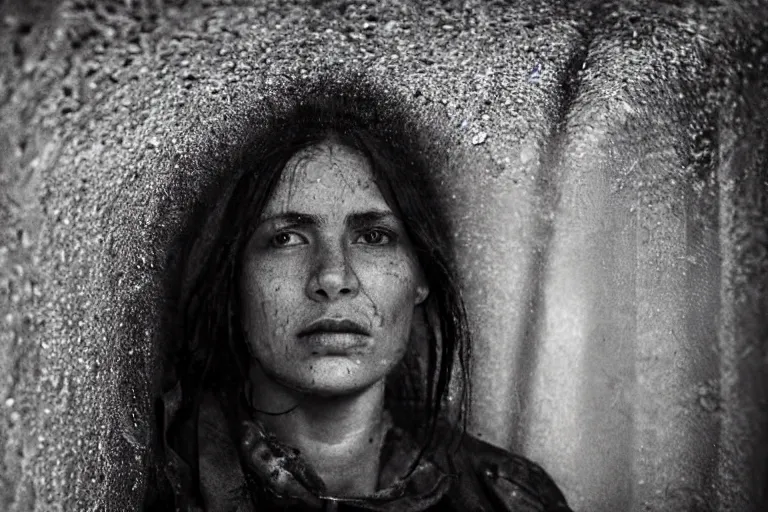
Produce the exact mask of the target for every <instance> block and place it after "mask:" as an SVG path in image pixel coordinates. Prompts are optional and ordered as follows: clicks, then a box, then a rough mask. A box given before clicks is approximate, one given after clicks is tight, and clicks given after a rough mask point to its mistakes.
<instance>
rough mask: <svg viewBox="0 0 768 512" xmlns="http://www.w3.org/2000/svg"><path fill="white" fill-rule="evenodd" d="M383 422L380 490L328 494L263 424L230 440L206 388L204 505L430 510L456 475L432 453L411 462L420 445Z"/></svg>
mask: <svg viewBox="0 0 768 512" xmlns="http://www.w3.org/2000/svg"><path fill="white" fill-rule="evenodd" d="M167 405H168V404H167ZM385 421H387V429H386V434H385V437H384V442H383V443H382V449H381V452H380V470H379V484H378V490H377V491H376V492H374V493H373V494H370V495H367V496H359V497H343V498H342V497H336V496H329V495H328V494H327V493H326V491H325V484H324V483H323V481H322V479H321V478H320V477H319V476H318V475H317V473H316V472H315V471H314V470H313V469H312V467H311V466H310V465H309V464H308V463H307V462H306V461H305V460H304V459H303V458H302V457H301V455H300V454H299V453H298V451H297V450H296V449H294V448H292V447H290V446H288V445H286V444H284V443H281V442H280V441H279V440H278V439H277V438H276V437H275V436H274V435H273V434H272V433H271V432H269V431H268V430H267V429H266V428H265V427H264V426H263V425H262V424H261V423H259V422H256V421H248V420H245V421H243V422H242V424H241V427H242V428H241V433H240V439H239V440H238V442H235V441H233V437H236V436H237V435H235V436H233V435H231V429H230V428H229V427H228V422H227V418H226V417H225V414H224V412H223V409H222V407H221V397H218V396H216V395H214V394H207V395H205V397H204V399H203V401H202V404H201V407H200V413H199V419H198V429H197V430H198V436H197V437H198V446H199V467H200V489H201V494H202V498H203V501H204V502H205V509H207V510H238V511H243V512H245V511H251V510H253V502H254V501H255V502H256V503H258V505H259V506H261V505H262V504H263V505H268V504H269V505H272V506H275V507H279V508H290V507H296V508H321V507H323V506H324V505H325V504H327V503H329V502H335V503H337V504H347V505H352V506H355V507H358V508H360V509H363V510H375V511H382V512H384V511H386V512H389V511H403V512H415V511H419V510H425V509H428V508H429V507H430V506H432V505H433V504H435V503H437V502H438V501H440V499H442V498H443V496H445V494H446V493H447V492H448V489H449V487H450V485H451V481H452V480H453V477H454V475H452V474H449V473H448V472H446V470H445V469H444V468H443V467H441V466H442V464H438V463H437V462H436V461H437V460H444V457H440V456H437V457H434V455H435V454H432V456H430V455H425V456H423V457H422V458H421V459H420V461H419V463H418V464H417V465H416V466H415V467H413V468H412V465H413V463H414V462H415V461H416V459H417V458H418V456H419V451H420V446H419V445H418V444H417V443H416V442H415V441H414V439H413V438H412V437H411V436H410V435H408V434H407V433H406V432H405V431H404V430H403V429H401V428H399V427H397V426H395V425H394V424H392V422H391V420H390V419H389V415H386V417H385ZM167 449H168V450H169V451H171V452H172V450H170V448H169V447H168V448H167ZM169 455H170V458H171V459H172V460H176V461H179V459H180V457H178V455H177V454H175V453H170V454H169ZM243 460H245V461H249V462H248V467H247V468H243V467H242V465H241V464H240V463H239V462H240V461H243ZM188 473H189V472H188V471H186V472H182V474H188ZM177 474H178V472H177ZM177 478H178V476H177ZM190 483H191V482H190ZM181 487H187V486H186V485H181ZM252 497H253V498H255V500H252Z"/></svg>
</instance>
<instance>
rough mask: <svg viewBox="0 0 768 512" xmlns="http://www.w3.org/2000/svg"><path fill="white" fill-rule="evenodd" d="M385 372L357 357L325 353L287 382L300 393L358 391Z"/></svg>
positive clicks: (331, 394)
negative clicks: (307, 369) (326, 354)
mask: <svg viewBox="0 0 768 512" xmlns="http://www.w3.org/2000/svg"><path fill="white" fill-rule="evenodd" d="M385 376H386V372H378V371H373V369H371V368H370V367H369V366H367V365H365V364H364V363H363V362H362V361H360V360H355V359H354V358H349V357H330V356H325V357H322V358H319V359H316V360H314V361H313V362H312V364H311V365H310V368H309V371H308V372H306V373H304V374H302V375H300V376H296V377H298V378H293V379H290V381H291V382H290V384H289V385H290V387H292V388H294V389H296V390H298V391H301V392H302V393H307V394H310V395H317V396H328V397H331V396H341V395H348V394H353V393H358V392H361V391H363V390H365V389H367V388H369V387H371V386H372V385H374V384H376V383H377V382H379V381H380V380H381V379H383V378H384V377H385ZM286 384H288V382H286Z"/></svg>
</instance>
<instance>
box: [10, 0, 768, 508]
mask: <svg viewBox="0 0 768 512" xmlns="http://www.w3.org/2000/svg"><path fill="white" fill-rule="evenodd" d="M766 10H768V8H767V7H766V5H765V2H759V1H753V2H738V3H736V2H725V1H702V2H698V3H697V4H693V3H676V2H640V1H630V2H618V1H616V2H556V1H548V2H547V1H545V2H533V1H528V2H509V3H506V2H469V1H467V2H453V1H446V2H413V3H411V2H397V1H387V2H363V1H327V2H324V1H306V2H298V1H297V2H279V3H278V2H275V3H270V2H257V1H253V2H234V1H225V0H219V1H213V0H210V1H196V2H195V1H188V2H185V1H183V0H176V1H166V2H152V1H148V0H142V1H136V2H132V1H125V2H121V1H116V0H112V1H104V2H96V1H86V0H72V1H64V2H29V1H27V2H21V1H18V0H14V1H6V2H2V3H0V13H1V14H2V19H0V23H2V28H1V29H0V43H2V44H0V59H1V60H0V216H1V217H0V220H1V224H0V229H1V231H0V314H1V315H2V316H1V317H0V408H1V409H2V411H3V414H2V415H0V443H1V445H2V446H3V447H4V449H3V450H2V453H3V459H2V461H0V509H2V510H18V511H26V510H32V509H35V510H135V509H138V508H139V507H140V504H141V500H142V498H143V496H144V492H145V489H146V486H147V485H151V481H152V478H151V477H148V471H147V468H149V467H150V466H151V465H152V460H153V456H152V445H151V439H152V436H153V435H154V434H153V428H154V426H153V425H152V422H151V421H150V418H151V416H152V404H153V401H154V398H155V397H156V394H157V393H158V391H159V386H160V383H159V382H158V379H157V378H156V374H157V370H158V369H159V365H160V357H159V352H160V350H159V348H158V347H160V346H161V344H163V343H166V342H168V340H166V339H165V336H164V332H163V330H162V329H161V328H160V327H159V326H161V325H163V324H162V322H161V320H162V318H161V317H162V315H163V313H164V312H165V311H166V310H167V301H168V300H169V298H170V299H172V291H173V290H172V287H169V283H172V282H173V276H174V271H175V269H176V267H175V265H176V262H177V260H178V256H179V254H178V247H177V245H176V240H177V239H178V237H179V235H180V234H182V233H185V232H187V231H188V230H190V229H193V228H194V226H195V225H196V223H199V222H202V220H203V218H202V217H201V215H200V212H201V211H204V210H205V208H206V207H207V206H209V205H210V204H212V201H213V197H214V195H215V191H216V190H219V187H221V186H223V184H226V183H227V182H229V181H231V179H232V176H231V173H232V172H234V171H232V170H231V165H229V164H228V162H230V161H231V158H232V157H231V155H232V154H233V152H235V151H236V150H237V148H238V145H242V144H243V143H244V141H245V140H247V139H248V138H249V137H253V135H254V133H258V131H259V130H264V129H267V128H266V127H267V126H268V122H269V120H270V118H271V117H273V116H274V115H276V114H279V112H281V111H282V110H283V109H286V108H290V107H291V105H292V104H294V103H295V102H297V101H299V100H300V98H301V97H302V95H303V94H306V93H307V91H309V90H313V88H315V89H317V88H318V87H319V86H318V85H317V84H324V85H323V86H322V87H320V90H321V91H324V92H323V93H324V94H330V95H336V96H344V97H346V98H348V99H349V101H350V102H352V103H353V104H355V103H357V104H359V105H360V106H359V107H357V108H359V109H361V110H364V111H365V112H367V114H366V115H369V116H371V119H372V122H382V123H384V124H386V123H387V122H391V120H392V119H398V120H402V121H403V122H404V123H406V125H407V126H408V130H409V131H410V133H412V134H413V136H414V137H417V138H419V139H421V140H422V143H423V145H424V147H425V152H426V154H427V158H428V159H429V160H430V162H432V164H433V165H432V167H433V168H434V172H435V173H436V174H435V176H436V180H437V182H438V183H440V186H441V187H442V190H443V191H444V200H445V204H446V207H447V208H449V210H450V212H451V217H452V220H453V223H454V226H453V228H452V232H451V233H449V234H448V235H449V236H452V237H453V238H454V239H455V241H456V243H457V252H458V255H457V256H458V261H459V264H460V268H461V278H462V280H463V285H464V290H465V300H466V302H467V306H468V310H469V313H470V320H471V323H472V326H473V329H474V334H475V347H474V357H475V363H474V370H473V376H474V380H473V383H474V404H473V413H472V421H471V429H472V431H473V432H474V433H476V434H477V435H479V436H481V437H483V438H484V439H487V440H489V441H490V442H493V443H496V444H498V445H501V446H505V447H507V448H511V449H514V450H516V451H518V452H521V453H523V454H525V455H527V456H528V457H530V458H532V459H534V460H536V461H538V462H540V463H541V464H542V465H543V466H544V467H545V468H546V469H547V470H548V471H549V472H550V473H551V474H552V475H553V476H554V478H555V480H556V481H557V482H558V483H559V484H560V486H561V487H562V488H563V490H564V492H565V494H566V496H567V498H568V500H569V502H570V503H571V505H572V506H573V507H574V509H576V510H585V511H586V510H592V511H594V510H604V511H612V510H633V511H645V510H734V511H737V510H738V511H748V510H763V509H764V508H763V507H765V506H766V505H768V496H766V487H767V486H768V468H766V464H768V462H766V461H768V451H767V446H768V444H767V443H766V441H768V439H766V430H767V429H768V419H767V414H768V413H767V412H766V411H768V404H766V395H767V394H768V393H766V387H767V386H766V372H765V368H766V364H768V359H766V344H765V342H766V332H767V330H766V323H767V320H766V318H765V311H766V310H768V307H767V306H768V304H766V295H765V293H766V289H765V287H766V280H767V279H768V277H767V276H768V250H766V247H767V246H768V220H766V219H767V218H768V211H767V210H768V177H767V176H766V169H767V167H766V166H767V165H768V164H767V162H768V154H767V151H768V147H766V145H767V144H768V126H766V124H767V122H766V119H768V103H767V101H768V90H767V89H766V88H767V83H766V78H765V77H766V76H768V75H767V74H766V72H768V56H767V55H768V53H767V51H766V50H767V48H768V46H766V40H765V39H766V37H768V22H767V21H766V20H767V19H768V17H767V15H766ZM388 120H389V121H388ZM227 169H230V171H227ZM228 172H229V173H230V174H227V173H228ZM169 294H170V297H169Z"/></svg>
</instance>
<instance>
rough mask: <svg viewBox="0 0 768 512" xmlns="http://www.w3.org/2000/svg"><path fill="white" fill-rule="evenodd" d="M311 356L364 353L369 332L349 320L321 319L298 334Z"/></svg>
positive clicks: (367, 344)
mask: <svg viewBox="0 0 768 512" xmlns="http://www.w3.org/2000/svg"><path fill="white" fill-rule="evenodd" d="M299 339H301V340H302V342H304V343H306V344H307V346H308V347H309V348H310V349H311V350H312V354H313V355H349V354H350V353H360V352H364V351H365V350H366V348H368V346H369V344H370V332H369V331H368V329H367V328H366V327H364V326H363V325H361V324H359V323H357V322H355V321H353V320H349V319H336V318H321V319H319V320H316V321H314V322H311V323H310V324H309V325H308V326H307V327H306V328H304V329H302V330H301V331H300V332H299Z"/></svg>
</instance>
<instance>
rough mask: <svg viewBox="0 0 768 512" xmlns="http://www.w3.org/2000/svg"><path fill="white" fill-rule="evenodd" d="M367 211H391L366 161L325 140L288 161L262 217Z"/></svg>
mask: <svg viewBox="0 0 768 512" xmlns="http://www.w3.org/2000/svg"><path fill="white" fill-rule="evenodd" d="M368 210H384V211H391V209H390V207H389V205H388V204H387V203H386V201H385V200H384V197H383V196H382V194H381V191H380V190H379V187H378V186H377V185H376V181H375V178H374V175H373V170H372V169H371V165H370V163H369V162H368V159H367V158H366V157H365V156H364V155H363V154H362V153H360V152H359V151H356V150H354V149H351V148H349V147H347V146H343V145H341V144H339V143H336V142H332V141H328V142H323V143H321V144H318V145H315V146H311V147H309V148H306V149H302V150H301V151H299V152H298V153H296V154H295V155H294V156H293V157H292V158H291V159H290V160H289V161H288V163H287V165H286V166H285V170H284V171H283V173H282V175H281V176H280V180H279V181H278V184H277V187H276V188H275V190H274V192H273V193H272V197H271V198H270V200H269V202H268V203H267V205H266V207H265V210H264V213H263V216H264V217H267V216H271V215H275V214H280V213H283V212H287V211H298V212H301V213H314V214H320V215H326V216H333V215H345V214H347V213H349V212H351V211H368Z"/></svg>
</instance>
